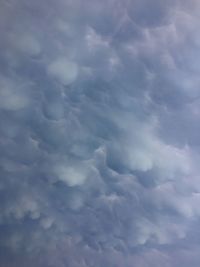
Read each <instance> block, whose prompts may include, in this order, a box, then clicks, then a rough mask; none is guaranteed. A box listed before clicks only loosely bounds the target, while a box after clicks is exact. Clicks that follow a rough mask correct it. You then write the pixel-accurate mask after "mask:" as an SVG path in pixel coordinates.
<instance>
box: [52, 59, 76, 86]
mask: <svg viewBox="0 0 200 267" xmlns="http://www.w3.org/2000/svg"><path fill="white" fill-rule="evenodd" d="M47 72H48V73H49V75H51V76H52V77H53V78H55V79H56V80H57V81H58V82H60V83H61V84H63V85H69V84H71V83H73V82H74V81H75V80H76V78H77V76H78V66H77V64H76V63H75V62H72V61H68V60H66V59H64V58H58V59H56V60H55V61H53V62H52V63H51V64H50V65H49V66H48V69H47Z"/></svg>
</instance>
